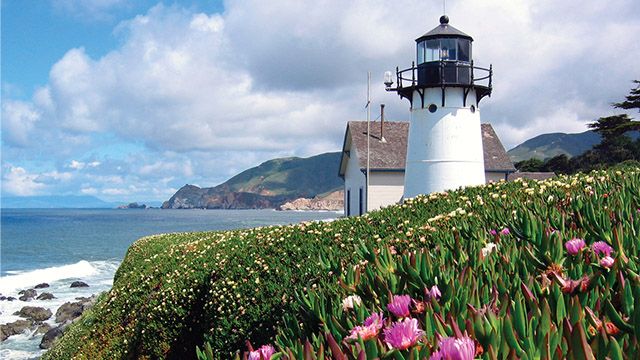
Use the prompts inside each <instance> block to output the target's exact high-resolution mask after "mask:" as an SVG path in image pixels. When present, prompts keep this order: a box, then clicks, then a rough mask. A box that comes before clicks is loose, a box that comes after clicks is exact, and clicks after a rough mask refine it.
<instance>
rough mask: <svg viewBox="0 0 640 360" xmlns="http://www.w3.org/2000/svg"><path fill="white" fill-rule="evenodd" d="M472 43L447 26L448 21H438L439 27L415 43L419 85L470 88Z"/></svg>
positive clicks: (456, 30) (445, 17)
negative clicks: (466, 86)
mask: <svg viewBox="0 0 640 360" xmlns="http://www.w3.org/2000/svg"><path fill="white" fill-rule="evenodd" d="M472 41H473V38H471V36H469V35H467V34H465V33H463V32H462V31H460V30H458V29H456V28H454V27H453V26H451V25H449V17H447V16H446V15H443V16H442V17H440V25H439V26H438V27H436V28H435V29H433V30H431V31H429V32H428V33H426V34H424V35H422V36H421V37H419V38H418V39H416V43H417V57H416V59H417V61H416V64H417V68H418V85H419V86H420V85H422V86H433V85H436V86H438V85H445V84H446V85H470V84H471V83H472V81H473V80H472V77H471V76H472V75H471V74H472V71H471V67H472V57H471V42H472Z"/></svg>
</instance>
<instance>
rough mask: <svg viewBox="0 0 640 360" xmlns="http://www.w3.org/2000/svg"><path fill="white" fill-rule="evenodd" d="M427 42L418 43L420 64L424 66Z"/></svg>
mask: <svg viewBox="0 0 640 360" xmlns="http://www.w3.org/2000/svg"><path fill="white" fill-rule="evenodd" d="M425 42H426V41H421V42H419V43H418V64H422V63H423V62H424V47H425Z"/></svg>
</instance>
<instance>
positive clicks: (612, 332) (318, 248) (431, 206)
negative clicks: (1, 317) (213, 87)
mask: <svg viewBox="0 0 640 360" xmlns="http://www.w3.org/2000/svg"><path fill="white" fill-rule="evenodd" d="M639 188H640V169H634V168H619V169H617V170H611V171H603V172H598V173H592V174H589V175H577V176H572V177H560V178H557V179H553V180H548V181H546V182H533V181H518V182H513V183H499V184H493V185H487V186H482V187H477V188H467V189H464V190H461V191H455V192H449V193H441V194H432V195H429V196H423V197H418V198H416V199H411V200H408V201H406V202H405V203H404V204H402V205H398V206H392V207H389V208H387V209H384V210H381V211H375V212H372V213H370V214H368V215H365V216H362V217H358V218H350V219H341V220H337V221H333V222H329V223H322V222H312V223H304V224H297V225H291V226H277V227H265V228H258V229H250V230H238V231H227V232H207V233H185V234H170V235H158V236H153V237H147V238H143V239H140V240H138V241H137V242H136V243H135V244H134V245H132V247H131V248H130V249H129V252H128V254H127V256H126V258H125V260H124V262H123V264H122V265H121V267H120V269H119V270H118V272H117V273H116V276H115V279H114V286H113V288H112V290H111V291H110V292H109V293H107V294H105V295H103V296H102V297H101V298H100V300H99V301H98V303H97V304H96V305H95V306H94V308H93V309H92V310H91V311H90V312H88V313H86V314H85V315H84V316H83V317H82V319H81V320H80V321H79V322H77V323H75V324H73V325H72V326H71V328H70V330H69V331H68V332H67V333H66V334H65V335H64V337H63V338H62V339H61V341H60V342H59V343H58V344H57V345H56V346H55V347H54V348H53V349H52V350H51V351H49V352H48V353H47V354H46V355H45V357H44V358H45V359H59V358H72V357H74V356H75V357H78V358H91V359H114V358H116V359H117V358H121V359H122V358H153V359H155V358H193V357H195V356H196V353H195V351H196V350H195V349H196V346H200V347H201V348H202V344H203V343H206V344H207V346H206V347H205V348H204V349H206V350H209V351H205V353H209V355H208V356H207V355H206V354H204V353H203V354H201V356H203V357H211V358H229V357H232V356H233V354H235V353H236V352H238V351H243V350H245V349H246V347H245V345H244V341H245V340H249V341H250V342H251V343H252V344H254V345H256V348H258V346H262V345H264V346H262V347H260V348H259V349H258V350H256V351H255V352H253V353H249V354H247V355H248V356H249V358H251V357H252V356H253V358H256V359H259V358H261V357H262V358H266V357H267V356H266V355H268V357H270V358H274V359H275V358H278V357H281V358H286V357H289V358H292V359H293V358H296V359H297V358H304V359H310V358H311V359H313V358H325V357H329V358H331V357H333V358H363V357H364V358H366V357H369V358H373V357H393V358H400V357H404V358H416V356H418V357H419V358H423V357H430V356H432V357H434V358H437V356H442V358H446V356H448V353H447V351H449V350H447V349H459V350H460V351H461V353H462V354H463V355H465V354H466V355H467V356H476V355H477V356H480V357H483V358H507V357H519V358H532V357H533V358H535V357H543V358H544V357H574V358H581V357H580V356H581V355H584V354H587V353H590V352H593V353H595V354H596V357H597V358H604V357H605V356H609V357H611V358H615V357H616V356H620V357H621V358H623V357H625V356H627V357H628V356H631V355H629V354H634V353H635V354H637V353H638V350H640V349H639V347H638V341H637V337H636V335H635V334H638V331H640V320H639V318H640V306H636V305H635V302H634V299H640V291H639V290H638V289H640V284H639V282H640V277H639V276H638V275H637V274H638V273H639V269H638V247H639V246H640V244H638V243H639V240H638V236H639V234H640V219H639V218H640V214H638V208H639V207H640V192H639V190H638V189H639ZM505 229H506V230H505ZM572 239H582V240H583V241H584V245H581V243H580V242H579V241H576V242H574V243H570V244H567V246H566V247H565V243H567V242H569V241H570V240H572ZM597 242H603V243H599V244H600V245H596V243H597ZM337 279H339V281H336V280H337ZM349 296H351V298H349ZM356 296H357V297H356ZM345 299H347V300H346V301H344V304H343V300H345ZM636 302H637V301H636ZM345 309H346V310H345ZM305 339H309V340H308V341H306V340H305ZM472 344H473V348H474V349H473V351H471V346H472ZM271 345H273V346H274V347H273V348H271V347H270V346H271ZM272 349H273V351H272ZM260 351H262V352H260ZM451 351H453V350H451ZM471 352H473V355H469V354H470V353H471ZM256 354H257V355H256ZM256 356H257V357H256ZM585 356H586V355H585ZM461 358H464V357H461Z"/></svg>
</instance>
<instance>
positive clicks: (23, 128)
mask: <svg viewBox="0 0 640 360" xmlns="http://www.w3.org/2000/svg"><path fill="white" fill-rule="evenodd" d="M1 11H2V23H1V27H2V29H1V34H2V54H1V55H2V56H1V63H2V64H1V69H2V70H1V76H2V130H1V131H2V136H1V139H2V140H1V151H2V155H1V156H2V196H27V195H52V194H54V195H93V196H97V197H99V198H101V199H103V200H107V201H120V202H131V201H161V200H167V199H168V198H169V197H170V196H171V195H172V194H173V193H174V192H175V191H176V190H177V189H179V188H180V187H181V186H183V185H184V184H187V183H188V184H195V185H198V186H202V187H204V186H215V185H217V184H219V183H221V182H223V181H225V180H227V179H228V178H229V177H231V176H233V175H235V174H237V173H238V172H240V171H242V170H245V169H247V168H250V167H252V166H256V165H258V164H260V163H261V162H264V161H266V160H269V159H273V158H277V157H287V156H300V157H307V156H312V155H316V154H320V153H323V152H328V151H340V149H341V146H342V142H343V137H344V130H345V126H346V123H347V122H348V121H351V120H364V119H366V111H365V107H364V106H365V103H366V96H367V72H368V71H370V72H371V74H372V75H371V76H372V84H371V98H372V104H373V116H372V118H374V119H375V118H376V117H377V116H378V115H377V109H378V108H379V104H380V103H384V104H385V105H386V107H385V117H386V118H387V119H389V120H398V121H407V120H408V119H409V103H408V102H407V101H406V100H404V101H403V100H401V99H400V98H399V97H398V96H397V94H395V93H388V92H385V90H384V85H383V73H384V71H386V70H393V69H395V68H396V66H399V67H400V68H406V67H409V66H410V64H411V61H413V60H414V56H415V55H414V54H415V42H414V40H415V39H416V38H417V37H419V36H420V35H422V34H424V33H426V32H427V31H429V30H431V29H432V28H434V27H435V26H437V25H438V19H439V17H440V15H442V13H443V4H442V1H440V0H430V1H426V0H420V1H418V0H396V1H380V0H369V1H360V0H354V1H342V0H316V1H306V0H304V1H294V0H289V1H285V0H270V1H262V0H246V1H196V0H183V1H178V0H177V1H165V2H158V1H152V0H93V1H91V0H2V2H1ZM446 13H447V15H448V16H449V18H450V19H451V20H450V25H452V26H454V27H456V28H458V29H460V30H462V31H464V32H465V33H467V34H469V35H471V36H472V37H473V38H474V43H473V47H474V48H473V56H474V60H475V63H476V64H477V65H479V66H488V65H489V64H492V65H493V69H494V78H493V93H492V95H491V97H490V98H485V99H484V100H483V101H482V103H481V104H480V110H481V114H482V115H481V117H482V122H490V123H491V124H492V125H493V126H494V128H495V129H496V132H497V133H498V136H499V137H500V138H501V140H502V142H503V144H504V145H505V147H506V148H507V149H510V148H512V147H514V146H516V145H518V144H520V143H522V142H523V141H525V140H527V139H529V138H532V137H534V136H536V135H540V134H543V133H550V132H571V133H575V132H582V131H586V130H587V128H586V124H587V123H590V122H593V121H594V120H596V119H597V118H599V117H601V116H609V115H613V114H616V113H619V111H618V110H615V109H613V108H612V107H611V103H613V102H617V101H621V100H622V99H623V98H624V96H625V95H627V94H628V93H629V90H630V89H631V88H632V87H633V84H632V80H634V79H639V78H640V61H639V60H638V59H640V41H638V39H637V34H640V1H637V0H617V1H601V0H581V1H578V0H568V1H556V0H536V1H531V0H510V1H504V0H483V1H474V0H457V1H454V0H450V1H447V3H446ZM631 115H632V116H634V117H636V118H637V117H638V116H637V114H631Z"/></svg>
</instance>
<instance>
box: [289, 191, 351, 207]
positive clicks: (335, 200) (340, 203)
mask: <svg viewBox="0 0 640 360" xmlns="http://www.w3.org/2000/svg"><path fill="white" fill-rule="evenodd" d="M343 209H344V192H343V191H342V190H339V191H334V192H332V193H330V194H328V195H325V196H316V197H315V198H313V199H307V198H299V199H296V200H293V201H289V202H286V203H284V204H282V205H280V206H278V207H277V210H303V211H341V210H343Z"/></svg>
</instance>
